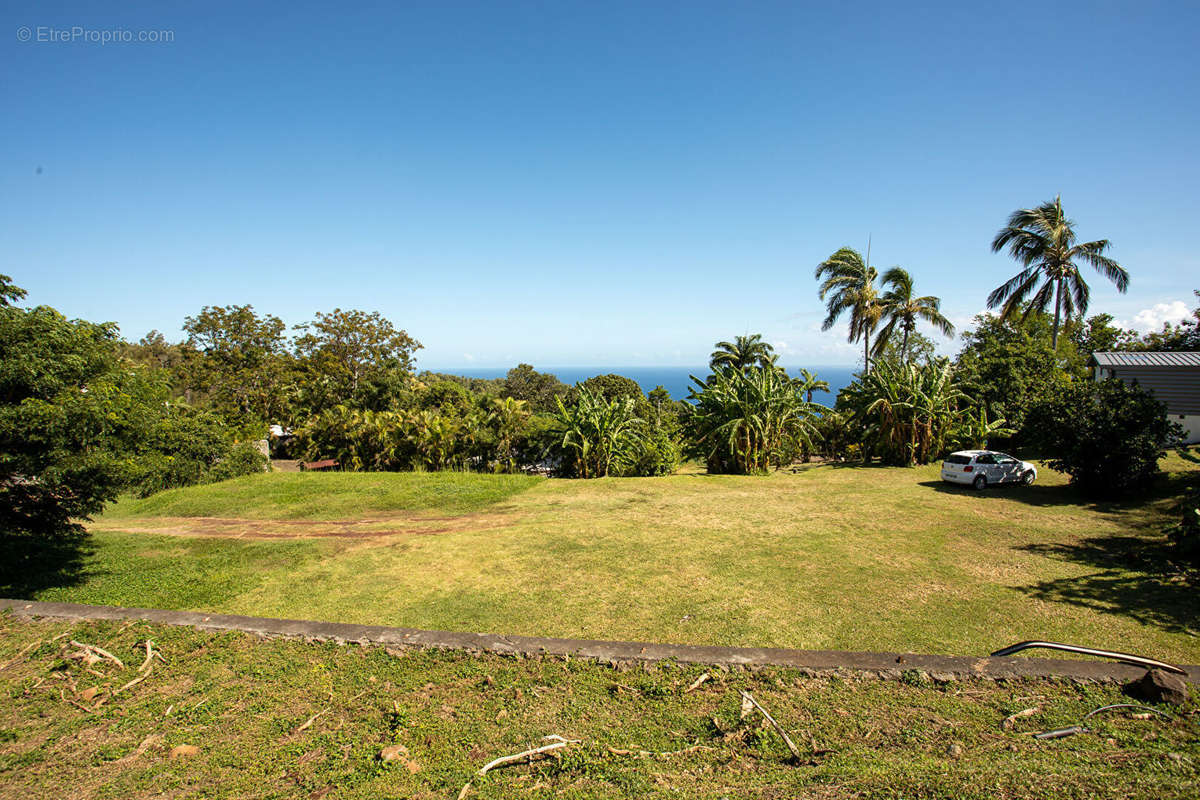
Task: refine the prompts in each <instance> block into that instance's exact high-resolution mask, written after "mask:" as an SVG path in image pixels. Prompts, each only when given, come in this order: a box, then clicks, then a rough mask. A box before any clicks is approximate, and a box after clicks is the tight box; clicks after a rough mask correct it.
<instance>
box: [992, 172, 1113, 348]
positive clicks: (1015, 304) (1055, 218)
mask: <svg viewBox="0 0 1200 800" xmlns="http://www.w3.org/2000/svg"><path fill="white" fill-rule="evenodd" d="M1006 247H1007V248H1008V252H1009V255H1011V256H1012V257H1013V258H1014V259H1016V261H1017V262H1018V263H1019V264H1020V265H1021V267H1022V269H1021V271H1020V272H1018V273H1017V274H1016V275H1014V276H1013V277H1011V278H1009V279H1008V280H1007V281H1005V282H1004V283H1003V284H1002V285H1001V286H999V287H998V288H997V289H995V290H994V291H993V292H992V293H991V294H989V295H988V299H987V302H988V308H997V307H999V308H1000V309H1001V312H1000V315H1001V316H1002V317H1003V318H1004V319H1012V318H1013V317H1015V316H1016V315H1017V314H1023V315H1024V316H1028V315H1029V314H1030V313H1032V312H1034V311H1037V312H1039V313H1041V312H1045V311H1046V309H1048V308H1049V307H1050V304H1051V303H1053V304H1054V327H1053V330H1052V333H1051V337H1050V341H1051V345H1052V346H1053V348H1054V349H1056V350H1057V349H1058V332H1059V329H1060V328H1061V327H1062V322H1063V319H1064V318H1065V319H1071V318H1072V317H1074V316H1075V314H1076V313H1078V314H1079V315H1080V316H1083V315H1084V314H1086V313H1087V309H1088V299H1089V296H1090V290H1089V289H1088V285H1087V282H1086V281H1085V280H1084V279H1083V276H1082V275H1081V274H1080V273H1079V266H1078V263H1077V262H1081V263H1084V264H1089V265H1091V266H1092V267H1093V268H1095V269H1096V271H1097V272H1099V273H1100V274H1101V275H1103V276H1104V277H1105V278H1108V279H1109V280H1110V281H1112V282H1113V283H1114V284H1115V285H1116V287H1117V291H1119V292H1121V293H1124V292H1125V290H1126V289H1128V288H1129V273H1128V272H1126V271H1125V268H1124V267H1122V266H1121V265H1120V264H1118V263H1117V262H1116V261H1114V260H1113V259H1111V258H1109V257H1108V256H1106V255H1104V251H1106V250H1107V249H1108V247H1109V241H1108V240H1107V239H1097V240H1096V241H1093V242H1084V243H1082V244H1076V236H1075V223H1074V221H1072V220H1070V219H1067V216H1066V214H1065V213H1064V212H1063V207H1062V198H1061V196H1060V197H1055V198H1054V200H1053V201H1051V202H1048V203H1043V204H1042V205H1040V206H1038V207H1037V208H1023V209H1019V210H1017V211H1014V212H1013V213H1012V215H1011V216H1010V217H1009V218H1008V224H1007V225H1006V226H1005V227H1003V228H1001V229H1000V232H999V233H997V234H996V237H995V238H994V239H993V240H992V252H993V253H998V252H1000V251H1001V250H1003V249H1004V248H1006ZM1039 284H1041V288H1038V285H1039Z"/></svg>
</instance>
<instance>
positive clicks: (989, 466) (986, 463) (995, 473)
mask: <svg viewBox="0 0 1200 800" xmlns="http://www.w3.org/2000/svg"><path fill="white" fill-rule="evenodd" d="M975 471H976V472H982V473H983V477H985V478H987V482H988V483H999V482H1000V472H999V469H998V467H997V466H996V457H995V456H994V455H992V454H991V453H984V454H983V455H980V456H976V457H975Z"/></svg>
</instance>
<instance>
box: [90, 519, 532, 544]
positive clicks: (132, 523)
mask: <svg viewBox="0 0 1200 800" xmlns="http://www.w3.org/2000/svg"><path fill="white" fill-rule="evenodd" d="M512 521H513V516H512V515H502V514H495V513H487V514H484V513H480V514H462V515H459V516H452V517H445V516H442V517H438V516H419V515H413V514H401V515H389V516H384V517H374V518H370V519H356V520H336V521H330V520H316V521H314V520H288V519H260V520H248V519H236V518H232V517H153V518H146V519H127V520H120V521H115V520H114V521H113V522H111V523H106V522H96V523H93V524H92V525H90V526H89V528H90V529H91V530H93V531H129V532H136V533H157V534H163V535H167V536H212V537H218V538H225V539H327V538H337V539H377V538H381V537H388V536H413V535H416V536H434V535H437V534H441V533H453V532H455V531H465V530H489V529H492V528H502V527H504V526H506V525H508V524H510V523H511V522H512Z"/></svg>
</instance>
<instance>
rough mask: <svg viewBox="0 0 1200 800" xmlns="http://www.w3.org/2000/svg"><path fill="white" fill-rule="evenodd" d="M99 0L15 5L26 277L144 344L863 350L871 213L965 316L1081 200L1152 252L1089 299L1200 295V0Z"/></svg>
mask: <svg viewBox="0 0 1200 800" xmlns="http://www.w3.org/2000/svg"><path fill="white" fill-rule="evenodd" d="M102 5H104V4H93V3H87V4H83V3H80V4H77V5H74V4H64V3H54V2H33V1H32V0H28V1H27V2H18V3H7V4H6V5H5V9H4V11H3V12H2V13H3V17H4V20H5V28H6V29H5V30H0V41H2V42H3V44H2V45H0V59H2V60H0V68H2V69H0V76H2V77H0V102H2V104H3V105H2V108H3V112H2V115H0V120H2V122H0V272H4V273H8V274H10V275H12V276H13V277H14V279H15V281H16V283H17V284H18V285H21V286H24V287H25V288H27V289H29V290H30V294H31V296H30V301H31V302H41V303H46V304H49V305H53V306H55V307H57V308H59V309H61V310H62V311H63V312H64V313H66V314H68V315H69V316H73V317H82V318H85V319H91V320H114V321H116V322H118V323H120V325H121V329H122V331H123V333H124V335H125V336H126V337H128V338H131V339H137V338H139V337H140V336H142V335H143V334H145V333H146V332H147V331H148V330H150V329H152V328H157V329H159V330H161V331H163V332H164V333H165V334H166V335H167V336H168V338H170V339H178V338H181V334H180V331H179V328H180V325H181V323H182V321H183V318H184V316H186V315H188V314H193V313H195V312H196V311H198V310H199V309H200V308H201V307H202V306H204V305H207V304H222V305H223V304H229V303H239V304H240V303H251V304H253V305H254V307H255V308H256V309H258V310H260V311H269V312H272V313H275V314H277V315H279V316H281V317H282V318H283V319H284V320H285V321H287V322H288V323H292V324H294V323H299V322H303V321H305V320H306V319H309V318H311V316H312V314H313V312H315V311H317V310H328V309H332V308H334V307H336V306H340V307H342V308H360V309H363V310H368V311H372V310H378V311H380V312H382V313H383V314H384V315H386V316H387V317H389V318H390V319H391V320H393V321H394V322H395V323H396V324H397V325H398V326H401V327H403V328H405V329H407V330H408V332H409V333H410V334H412V335H413V336H415V337H417V338H418V339H419V340H420V341H421V342H423V343H424V345H425V350H423V351H421V353H420V354H419V365H421V366H426V367H455V366H460V367H461V366H468V365H475V366H491V365H511V364H513V363H516V362H517V361H528V362H532V363H534V364H536V365H569V364H578V365H593V364H596V365H603V364H615V365H671V364H681V365H691V364H698V363H703V362H704V361H705V360H706V358H707V354H708V352H709V351H710V350H711V346H712V343H713V342H714V341H716V340H717V339H726V338H730V337H732V336H734V335H736V334H740V333H747V332H762V333H764V334H766V336H767V337H768V338H769V339H770V340H771V341H773V342H775V343H776V344H777V346H778V347H779V348H780V350H781V351H782V352H783V362H784V363H785V364H787V365H789V366H804V365H822V364H849V363H852V362H853V361H854V358H855V355H856V352H857V351H856V350H855V348H852V347H850V346H848V345H846V344H845V335H844V329H843V328H838V329H837V330H835V331H832V332H829V333H821V332H820V331H819V322H820V319H821V317H822V309H821V306H820V303H819V301H818V300H817V297H816V284H815V282H814V280H813V277H812V273H813V268H814V267H815V265H816V264H817V263H818V262H820V261H821V260H822V259H824V258H825V257H827V256H829V255H830V254H831V253H832V252H833V251H834V250H836V249H837V248H839V247H841V246H843V245H849V246H853V247H857V248H859V249H860V250H861V249H864V248H865V246H866V244H867V239H868V237H871V240H872V262H873V263H874V264H876V265H878V266H879V267H880V268H881V269H882V268H886V267H889V266H892V265H897V264H898V265H901V266H904V267H905V268H907V269H908V270H909V271H910V272H912V273H913V275H914V277H915V281H916V289H917V290H918V292H920V293H922V294H927V293H928V294H936V295H939V296H941V297H942V298H943V302H944V309H945V310H946V312H947V313H948V314H949V315H950V316H951V317H952V318H953V319H954V320H955V321H957V322H959V323H964V322H966V321H968V320H969V319H970V317H971V316H973V315H974V314H975V313H977V312H979V311H980V310H981V309H982V308H983V305H984V298H985V296H986V294H987V292H988V291H989V290H990V289H992V288H994V287H995V286H997V285H999V284H1000V283H1001V282H1002V281H1003V280H1005V279H1007V278H1008V277H1009V276H1010V275H1012V274H1013V273H1014V272H1015V271H1016V265H1015V264H1014V262H1012V261H1011V260H1010V259H1008V258H1007V257H1005V256H1001V255H993V254H992V253H991V252H990V250H989V247H988V245H989V243H990V241H991V238H992V236H993V235H994V234H995V232H996V230H997V229H998V228H999V227H1000V226H1001V225H1002V224H1003V222H1004V220H1005V219H1006V217H1007V215H1008V214H1009V213H1010V212H1011V211H1013V210H1014V209H1016V208H1020V207H1030V206H1033V205H1037V204H1039V203H1041V202H1044V201H1046V200H1049V199H1052V198H1053V197H1054V195H1055V194H1056V193H1061V194H1062V197H1063V203H1064V205H1065V207H1066V209H1067V211H1068V213H1069V214H1070V215H1071V216H1072V217H1073V218H1074V219H1075V220H1076V221H1077V223H1078V232H1079V234H1080V235H1081V236H1082V237H1084V238H1086V239H1093V238H1108V239H1111V240H1112V242H1113V244H1114V249H1113V251H1112V254H1113V255H1114V256H1115V257H1116V258H1117V259H1118V260H1119V261H1121V263H1123V264H1124V265H1125V266H1126V267H1127V268H1128V269H1129V271H1130V273H1131V275H1132V281H1131V285H1130V290H1129V293H1128V294H1127V295H1125V296H1121V295H1119V294H1117V292H1116V290H1115V289H1114V288H1112V286H1111V285H1110V284H1107V283H1106V282H1105V281H1104V280H1103V279H1102V278H1101V277H1100V276H1099V275H1097V274H1095V273H1091V276H1090V278H1089V282H1090V284H1091V286H1092V290H1093V293H1092V307H1091V312H1092V313H1097V312H1101V311H1106V312H1109V313H1112V314H1114V315H1115V316H1117V317H1118V319H1121V320H1123V321H1125V322H1126V323H1128V324H1134V323H1135V321H1137V324H1139V325H1141V326H1143V327H1145V326H1146V325H1148V324H1151V323H1157V322H1158V321H1159V320H1160V319H1161V318H1163V317H1169V316H1172V315H1175V316H1178V315H1180V314H1181V313H1182V312H1184V311H1185V310H1186V309H1187V308H1190V307H1192V306H1194V302H1193V298H1192V294H1191V291H1192V289H1194V288H1200V256H1198V255H1197V253H1198V250H1197V247H1196V244H1195V242H1196V235H1197V232H1198V231H1200V224H1198V223H1200V194H1198V187H1200V158H1198V156H1197V151H1196V145H1197V141H1198V135H1200V134H1198V131H1200V102H1198V101H1200V46H1198V43H1200V24H1198V23H1200V4H1197V3H1196V2H1194V0H1193V2H1183V3H1155V2H1144V1H1142V2H1128V3H1106V2H1088V3H1080V4H1074V3H1067V2H1056V3H1044V2H1040V3H1033V4H1029V5H1028V6H1026V7H1022V6H1021V5H1020V4H1017V3H994V4H989V5H990V6H991V7H990V8H989V9H987V10H980V9H978V8H976V6H977V5H980V4H974V3H962V2H955V3H951V4H947V5H944V6H935V5H924V4H919V3H879V4H878V5H876V6H874V7H872V6H871V4H868V3H857V4H840V3H820V4H817V3H799V2H787V3H771V2H751V3H747V2H729V3H700V2H679V3H652V2H637V3H622V2H611V1H610V2H593V3H573V2H541V3H529V2H521V3H505V2H480V3H466V2H453V1H452V0H451V1H447V0H441V1H440V2H429V3H416V2H408V3H401V2H394V3H385V4H380V5H379V6H377V7H372V6H371V5H370V4H366V3H356V4H335V3H330V2H322V3H300V2H287V3H282V2H280V3H274V4H268V3H261V4H260V3H219V2H205V3H186V4H185V3H168V2H152V3H136V2H122V3H120V4H107V5H108V6H109V8H102V7H100V6H102ZM269 8H270V9H271V10H268V9H269ZM74 27H78V28H80V29H81V31H80V33H79V34H78V35H76V36H72V30H71V29H72V28H74ZM56 31H65V33H56ZM114 31H115V33H113V32H114ZM122 31H124V32H128V34H126V33H122ZM160 31H167V32H169V33H170V35H171V38H172V39H173V40H172V41H167V42H163V41H159V42H142V41H137V39H138V38H139V37H143V36H149V37H151V38H159V39H162V38H165V37H164V36H163V35H161V34H160V33H159V32H160ZM106 32H108V33H107V35H109V36H115V37H121V36H126V35H129V36H132V37H133V38H134V41H130V42H109V43H107V44H106V43H103V42H102V41H95V40H96V39H98V38H102V37H103V36H105V35H106ZM25 36H28V38H29V41H21V39H22V38H23V37H25ZM55 36H59V37H66V38H67V41H50V39H52V38H54V37H55ZM1155 326H1157V325H1156V324H1155ZM954 347H956V345H954Z"/></svg>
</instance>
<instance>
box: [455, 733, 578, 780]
mask: <svg viewBox="0 0 1200 800" xmlns="http://www.w3.org/2000/svg"><path fill="white" fill-rule="evenodd" d="M543 738H544V739H553V740H554V741H553V742H551V743H550V744H544V745H542V746H541V747H534V748H532V749H530V750H525V751H522V752H520V753H514V754H513V755H511V756H501V757H500V758H497V759H494V760H492V761H489V762H488V763H486V764H484V765H483V767H482V768H481V769H480V770H479V772H477V773H475V774H476V775H486V774H487V773H488V770H491V769H495V768H496V767H503V766H506V765H508V764H515V763H517V762H519V761H520V760H521V759H523V758H527V759H529V760H530V761H532V760H533V758H534V757H535V756H542V755H545V754H546V753H550V752H553V751H554V750H560V749H562V748H564V747H566V746H567V745H569V744H578V743H579V740H578V739H564V738H563V737H561V736H559V735H558V734H557V733H552V734H550V735H549V736H546V737H543Z"/></svg>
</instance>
